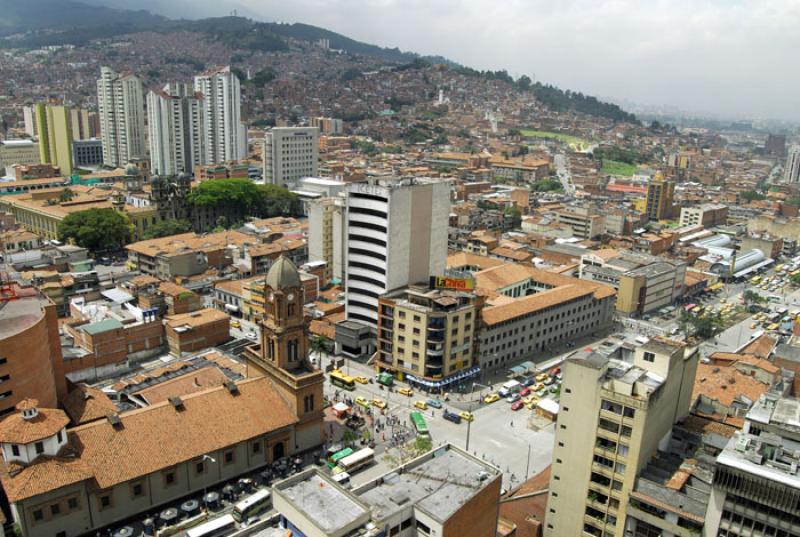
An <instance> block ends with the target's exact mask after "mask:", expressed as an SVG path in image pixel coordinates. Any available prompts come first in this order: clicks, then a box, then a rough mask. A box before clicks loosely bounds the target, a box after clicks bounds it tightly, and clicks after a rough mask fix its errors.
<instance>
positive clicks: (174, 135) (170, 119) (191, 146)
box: [147, 82, 206, 175]
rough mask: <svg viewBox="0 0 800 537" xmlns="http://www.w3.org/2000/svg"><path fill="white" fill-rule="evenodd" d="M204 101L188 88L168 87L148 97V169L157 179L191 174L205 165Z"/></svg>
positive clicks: (172, 84)
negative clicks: (157, 176)
mask: <svg viewBox="0 0 800 537" xmlns="http://www.w3.org/2000/svg"><path fill="white" fill-rule="evenodd" d="M204 119H205V109H204V107H203V98H202V97H201V96H200V95H198V94H196V93H194V91H192V88H191V87H190V86H189V85H188V84H181V83H177V82H176V83H169V84H167V85H165V86H164V87H163V89H161V90H156V91H150V92H149V93H148V94H147V127H148V130H149V133H150V166H151V169H152V170H153V172H154V173H156V174H158V175H177V174H179V173H188V174H190V175H191V174H192V173H193V171H194V168H195V166H199V165H201V164H205V163H206V151H205V149H206V146H205V121H204Z"/></svg>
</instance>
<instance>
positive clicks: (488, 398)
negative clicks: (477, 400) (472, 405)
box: [483, 393, 500, 405]
mask: <svg viewBox="0 0 800 537" xmlns="http://www.w3.org/2000/svg"><path fill="white" fill-rule="evenodd" d="M499 400H500V396H499V395H498V394H496V393H490V394H489V395H487V396H486V397H484V398H483V402H484V403H486V404H487V405H488V404H490V403H494V402H495V401H499Z"/></svg>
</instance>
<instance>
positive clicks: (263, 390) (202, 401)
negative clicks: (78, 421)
mask: <svg viewBox="0 0 800 537" xmlns="http://www.w3.org/2000/svg"><path fill="white" fill-rule="evenodd" d="M237 386H238V387H239V391H238V394H235V395H234V394H231V393H230V392H229V391H228V389H227V388H225V387H216V388H211V389H209V390H206V391H203V392H199V393H195V394H192V395H189V396H186V397H185V398H184V399H183V409H181V410H177V409H175V408H174V407H173V406H172V404H171V403H169V402H163V403H158V404H156V405H153V406H150V407H147V408H143V409H139V410H133V411H130V412H125V413H123V414H121V415H120V419H121V422H122V424H121V426H118V427H117V428H115V427H114V426H112V425H111V423H110V422H109V421H108V420H98V421H95V422H92V423H87V424H86V425H81V426H79V427H76V428H74V429H72V430H71V431H70V432H69V440H70V445H71V446H74V449H75V451H76V458H75V459H72V460H67V459H63V458H61V459H58V458H51V459H45V460H42V462H37V463H34V464H31V465H30V466H28V467H26V468H24V469H22V470H21V471H18V472H16V473H15V472H11V473H9V472H6V473H5V474H4V475H2V476H0V479H2V483H3V487H4V488H5V490H6V492H7V493H8V496H9V500H10V501H11V502H16V501H20V500H24V499H26V498H29V497H32V496H36V495H39V494H43V493H45V492H48V491H51V490H53V489H55V488H59V487H62V486H64V485H66V484H69V483H75V482H77V481H81V480H83V479H91V478H94V481H95V483H96V486H97V487H98V488H101V489H105V488H109V487H112V486H114V485H116V484H119V483H123V482H126V481H130V480H132V479H136V478H138V477H142V476H144V475H147V474H150V473H153V472H157V471H159V470H163V469H166V468H170V467H172V466H175V465H176V464H179V463H182V462H185V461H190V460H192V459H195V458H197V457H201V456H202V455H204V454H206V453H209V452H211V451H216V450H219V449H222V448H225V447H227V446H231V445H234V444H238V443H240V442H244V441H247V440H249V439H251V438H256V437H259V436H262V435H265V434H267V433H270V432H273V431H276V430H279V429H282V428H284V427H289V426H291V425H293V424H295V423H297V417H296V416H295V414H294V413H293V412H292V410H291V409H290V408H289V405H288V404H287V403H286V401H285V400H284V399H283V398H282V397H281V396H280V395H279V393H278V391H277V389H276V388H275V386H274V385H273V384H272V382H271V381H270V380H269V379H268V378H266V377H258V378H254V379H248V380H244V381H242V382H239V383H238V384H237Z"/></svg>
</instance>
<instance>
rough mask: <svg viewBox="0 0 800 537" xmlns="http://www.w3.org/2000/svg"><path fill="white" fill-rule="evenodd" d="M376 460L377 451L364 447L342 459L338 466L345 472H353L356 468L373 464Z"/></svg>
mask: <svg viewBox="0 0 800 537" xmlns="http://www.w3.org/2000/svg"><path fill="white" fill-rule="evenodd" d="M374 460H375V452H374V451H372V450H371V449H370V448H364V449H360V450H358V451H356V452H355V453H353V454H352V455H348V456H347V457H345V458H344V459H342V460H340V461H339V462H338V463H337V466H338V467H339V468H341V469H342V470H344V471H345V472H348V473H350V474H352V473H353V472H355V471H356V470H358V469H360V468H363V467H364V466H368V465H370V464H372V461H374Z"/></svg>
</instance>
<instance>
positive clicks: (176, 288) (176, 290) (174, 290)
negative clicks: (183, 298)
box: [158, 282, 195, 297]
mask: <svg viewBox="0 0 800 537" xmlns="http://www.w3.org/2000/svg"><path fill="white" fill-rule="evenodd" d="M158 290H159V291H161V292H162V293H164V294H165V295H167V296H171V297H176V296H178V295H181V294H183V293H192V294H195V293H194V292H193V291H190V290H189V289H187V288H185V287H183V286H182V285H178V284H177V283H172V282H161V283H160V284H159V285H158Z"/></svg>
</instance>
